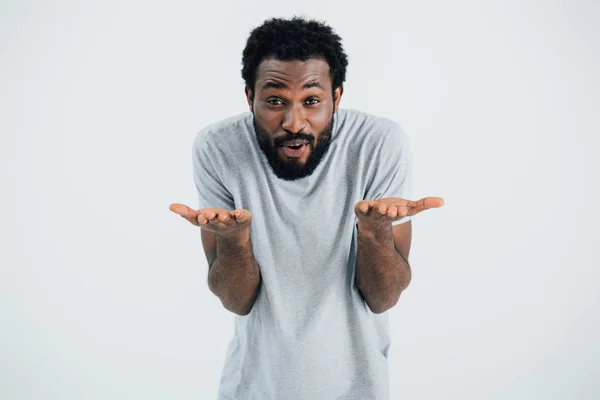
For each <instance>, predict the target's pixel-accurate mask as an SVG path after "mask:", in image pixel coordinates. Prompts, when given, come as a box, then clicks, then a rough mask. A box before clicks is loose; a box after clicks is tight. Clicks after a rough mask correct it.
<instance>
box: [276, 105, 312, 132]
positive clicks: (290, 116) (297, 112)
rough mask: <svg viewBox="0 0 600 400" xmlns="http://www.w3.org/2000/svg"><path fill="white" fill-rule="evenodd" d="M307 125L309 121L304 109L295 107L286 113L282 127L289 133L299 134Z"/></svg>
mask: <svg viewBox="0 0 600 400" xmlns="http://www.w3.org/2000/svg"><path fill="white" fill-rule="evenodd" d="M307 125H308V121H307V120H306V117H305V115H304V110H303V109H302V107H301V106H293V107H290V108H289V109H288V110H287V111H286V113H285V116H284V117H283V123H282V124H281V127H282V128H283V129H284V130H286V131H288V132H292V133H298V132H301V131H302V130H304V128H306V126H307Z"/></svg>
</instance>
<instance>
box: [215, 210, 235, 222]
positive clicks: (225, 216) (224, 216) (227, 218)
mask: <svg viewBox="0 0 600 400" xmlns="http://www.w3.org/2000/svg"><path fill="white" fill-rule="evenodd" d="M217 220H218V221H219V222H221V223H222V224H225V225H227V226H229V225H231V224H233V220H232V217H231V214H230V213H229V211H226V212H221V213H219V215H218V216H217Z"/></svg>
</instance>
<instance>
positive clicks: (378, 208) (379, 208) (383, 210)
mask: <svg viewBox="0 0 600 400" xmlns="http://www.w3.org/2000/svg"><path fill="white" fill-rule="evenodd" d="M375 210H376V211H377V213H378V214H379V215H386V214H387V210H388V207H387V205H385V204H383V203H379V204H377V205H376V206H375Z"/></svg>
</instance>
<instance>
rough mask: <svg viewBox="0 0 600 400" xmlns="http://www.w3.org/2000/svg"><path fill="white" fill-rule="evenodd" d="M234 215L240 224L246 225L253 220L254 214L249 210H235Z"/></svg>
mask: <svg viewBox="0 0 600 400" xmlns="http://www.w3.org/2000/svg"><path fill="white" fill-rule="evenodd" d="M233 214H234V217H235V220H236V222H237V223H238V224H245V223H246V222H248V221H249V220H250V218H252V214H251V213H250V211H248V210H235V211H234V213H233Z"/></svg>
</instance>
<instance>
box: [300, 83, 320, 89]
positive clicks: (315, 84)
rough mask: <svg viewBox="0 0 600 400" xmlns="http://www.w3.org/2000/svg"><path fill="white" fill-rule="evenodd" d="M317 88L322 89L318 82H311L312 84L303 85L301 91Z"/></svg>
mask: <svg viewBox="0 0 600 400" xmlns="http://www.w3.org/2000/svg"><path fill="white" fill-rule="evenodd" d="M314 87H316V88H319V89H323V87H322V86H321V84H320V83H319V81H313V82H309V83H305V84H304V85H303V86H302V89H310V88H314Z"/></svg>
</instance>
